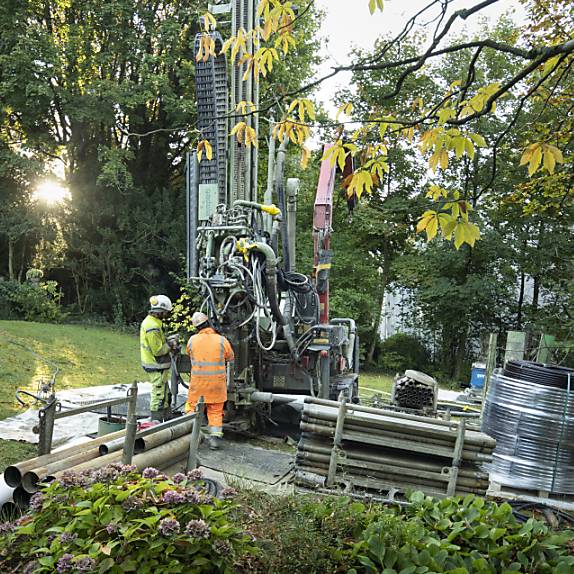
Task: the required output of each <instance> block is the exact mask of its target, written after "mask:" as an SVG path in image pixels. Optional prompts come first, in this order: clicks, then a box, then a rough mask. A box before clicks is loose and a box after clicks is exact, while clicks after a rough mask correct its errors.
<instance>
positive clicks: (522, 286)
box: [516, 271, 526, 331]
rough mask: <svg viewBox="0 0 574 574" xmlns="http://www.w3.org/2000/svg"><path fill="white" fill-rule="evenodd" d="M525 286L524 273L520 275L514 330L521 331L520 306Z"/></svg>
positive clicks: (522, 301)
mask: <svg viewBox="0 0 574 574" xmlns="http://www.w3.org/2000/svg"><path fill="white" fill-rule="evenodd" d="M525 284H526V275H525V274H524V271H522V272H521V273H520V292H519V293H518V312H517V315H516V329H517V330H518V331H520V330H521V329H522V306H523V305H524V288H525Z"/></svg>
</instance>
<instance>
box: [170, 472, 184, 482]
mask: <svg viewBox="0 0 574 574" xmlns="http://www.w3.org/2000/svg"><path fill="white" fill-rule="evenodd" d="M171 480H172V481H173V482H174V483H175V484H181V483H182V482H185V481H186V480H187V476H185V474H183V472H176V473H175V474H174V475H173V477H172V479H171Z"/></svg>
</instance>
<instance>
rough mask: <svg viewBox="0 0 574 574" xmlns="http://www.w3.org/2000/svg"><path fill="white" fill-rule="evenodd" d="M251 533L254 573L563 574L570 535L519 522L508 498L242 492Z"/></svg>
mask: <svg viewBox="0 0 574 574" xmlns="http://www.w3.org/2000/svg"><path fill="white" fill-rule="evenodd" d="M241 496H242V501H243V504H241V506H239V507H238V509H236V512H238V513H239V514H240V515H239V517H238V519H239V520H240V521H242V522H243V523H244V524H246V525H247V526H248V527H249V529H250V530H252V531H253V532H254V534H255V535H256V536H257V544H258V546H259V548H260V549H261V552H260V554H259V558H258V562H257V564H256V568H255V571H256V572H261V573H264V572H265V573H269V572H273V573H278V574H279V573H280V574H295V573H298V572H305V573H306V574H307V573H309V574H312V573H323V572H329V573H337V572H341V573H346V574H371V573H372V574H375V573H377V574H380V573H384V574H424V573H428V574H438V573H441V574H442V573H447V574H499V573H506V574H510V573H511V572H521V573H523V574H550V573H556V574H565V573H567V572H568V573H572V572H574V556H572V555H571V553H572V549H573V548H574V546H573V545H572V541H573V540H574V533H573V532H570V531H564V532H553V531H551V530H550V528H549V527H548V526H547V525H546V524H544V523H543V522H540V521H537V520H534V519H530V520H528V521H527V522H525V523H521V522H519V521H518V520H517V519H516V518H515V517H514V515H513V513H512V508H511V507H510V506H509V505H508V504H500V505H499V504H496V503H494V502H486V501H485V500H484V499H483V498H479V497H475V496H468V497H466V498H460V497H454V498H446V499H443V500H436V499H431V498H428V497H425V496H424V495H423V494H422V493H414V494H413V495H412V496H411V498H410V501H411V504H410V505H409V506H406V507H397V506H383V505H379V504H375V503H363V502H356V501H352V500H351V499H349V498H346V497H340V498H320V497H317V496H312V495H308V496H289V497H278V496H273V497H268V496H265V495H263V494H257V493H244V494H242V495H241Z"/></svg>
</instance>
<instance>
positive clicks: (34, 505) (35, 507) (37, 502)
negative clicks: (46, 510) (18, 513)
mask: <svg viewBox="0 0 574 574" xmlns="http://www.w3.org/2000/svg"><path fill="white" fill-rule="evenodd" d="M43 503H44V495H43V494H42V493H41V492H36V494H34V495H33V496H32V498H30V509H31V510H32V511H33V512H40V510H42V504H43Z"/></svg>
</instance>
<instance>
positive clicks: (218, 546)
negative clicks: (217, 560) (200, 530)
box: [213, 540, 233, 556]
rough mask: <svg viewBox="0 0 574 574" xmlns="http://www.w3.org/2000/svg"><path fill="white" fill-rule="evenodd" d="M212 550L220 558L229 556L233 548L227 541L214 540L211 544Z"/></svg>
mask: <svg viewBox="0 0 574 574" xmlns="http://www.w3.org/2000/svg"><path fill="white" fill-rule="evenodd" d="M213 548H214V549H215V551H216V552H217V553H218V554H219V555H221V556H229V555H230V554H231V552H232V551H233V547H232V546H231V544H230V543H229V542H228V541H227V540H216V541H215V542H214V543H213Z"/></svg>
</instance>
